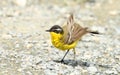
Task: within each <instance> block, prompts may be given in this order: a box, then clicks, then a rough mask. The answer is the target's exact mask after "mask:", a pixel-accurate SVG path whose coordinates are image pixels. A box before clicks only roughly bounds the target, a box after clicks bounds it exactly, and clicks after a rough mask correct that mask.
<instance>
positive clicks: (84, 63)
mask: <svg viewBox="0 0 120 75" xmlns="http://www.w3.org/2000/svg"><path fill="white" fill-rule="evenodd" d="M53 61H54V62H56V63H61V64H65V65H69V66H72V67H75V66H82V67H89V66H91V65H95V66H99V67H102V68H111V67H112V66H110V65H102V64H97V63H96V64H95V63H93V62H87V61H81V60H70V59H69V60H64V61H63V62H61V61H59V60H53Z"/></svg>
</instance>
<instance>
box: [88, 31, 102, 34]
mask: <svg viewBox="0 0 120 75" xmlns="http://www.w3.org/2000/svg"><path fill="white" fill-rule="evenodd" d="M89 33H92V34H100V33H99V32H98V31H90V32H89Z"/></svg>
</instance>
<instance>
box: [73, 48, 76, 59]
mask: <svg viewBox="0 0 120 75" xmlns="http://www.w3.org/2000/svg"><path fill="white" fill-rule="evenodd" d="M73 52H74V60H76V51H75V48H73Z"/></svg>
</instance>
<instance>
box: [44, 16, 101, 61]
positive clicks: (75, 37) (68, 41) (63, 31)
mask: <svg viewBox="0 0 120 75" xmlns="http://www.w3.org/2000/svg"><path fill="white" fill-rule="evenodd" d="M46 31H47V32H50V34H51V41H52V44H53V45H54V46H55V47H56V48H58V49H60V50H63V51H65V50H67V52H66V53H65V55H64V57H63V58H62V60H61V62H64V61H63V60H64V58H65V56H66V55H67V53H68V52H69V50H70V49H73V51H74V59H75V54H76V52H75V47H76V45H77V43H78V41H79V40H80V39H81V37H82V36H83V35H85V34H86V33H93V34H99V33H98V32H96V31H90V30H88V28H83V27H81V26H80V25H79V24H78V23H75V22H74V18H73V14H71V15H70V17H69V18H68V21H67V24H66V25H64V26H63V27H60V26H59V25H54V26H52V27H51V28H50V29H49V30H46Z"/></svg>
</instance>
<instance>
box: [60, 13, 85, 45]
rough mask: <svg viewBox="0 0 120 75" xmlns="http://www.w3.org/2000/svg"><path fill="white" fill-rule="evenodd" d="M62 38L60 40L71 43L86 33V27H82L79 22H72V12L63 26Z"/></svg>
mask: <svg viewBox="0 0 120 75" xmlns="http://www.w3.org/2000/svg"><path fill="white" fill-rule="evenodd" d="M63 31H64V34H63V38H62V41H63V42H64V43H65V44H71V43H73V42H74V41H76V40H79V39H80V38H81V37H82V36H83V35H84V34H86V33H87V28H82V27H81V26H80V25H79V24H77V23H75V22H74V18H73V14H71V15H70V17H69V18H68V21H67V24H66V25H65V26H63Z"/></svg>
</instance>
